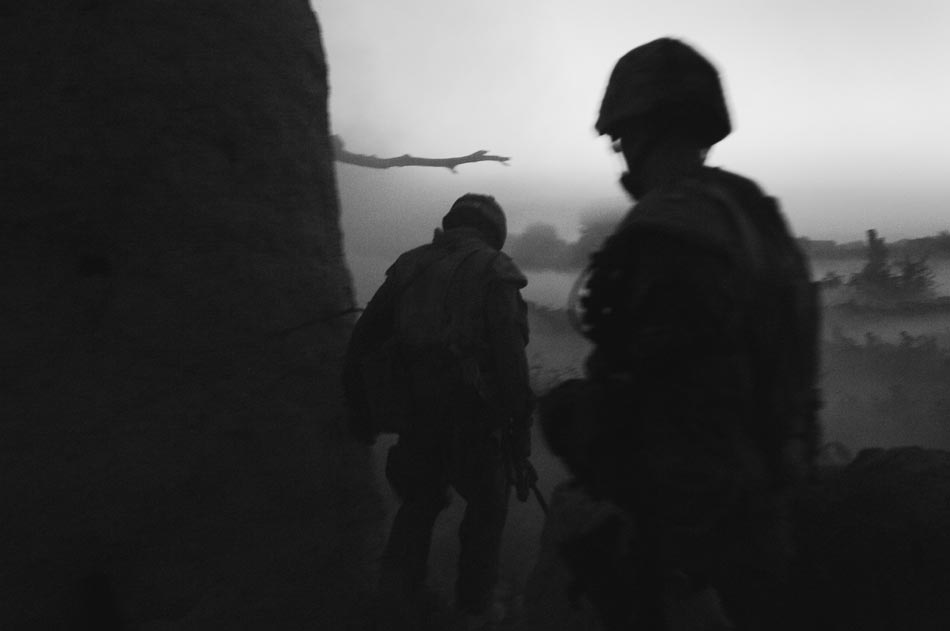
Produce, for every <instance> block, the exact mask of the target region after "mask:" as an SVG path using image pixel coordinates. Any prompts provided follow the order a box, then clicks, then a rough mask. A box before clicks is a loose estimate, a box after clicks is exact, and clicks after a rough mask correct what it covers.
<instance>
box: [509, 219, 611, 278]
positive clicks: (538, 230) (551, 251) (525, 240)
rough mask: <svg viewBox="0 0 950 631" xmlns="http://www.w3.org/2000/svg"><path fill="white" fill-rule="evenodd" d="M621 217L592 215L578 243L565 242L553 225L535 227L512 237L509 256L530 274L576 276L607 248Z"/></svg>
mask: <svg viewBox="0 0 950 631" xmlns="http://www.w3.org/2000/svg"><path fill="white" fill-rule="evenodd" d="M619 220H620V216H619V215H609V214H599V215H590V216H588V217H585V218H584V219H582V220H581V226H580V231H579V234H578V237H577V240H575V241H566V240H565V239H563V238H561V236H560V235H559V234H558V232H557V228H555V227H554V226H552V225H551V224H546V223H535V224H531V225H530V226H528V227H527V228H525V229H524V232H522V233H520V234H512V235H510V236H509V237H508V245H507V246H506V248H505V249H506V250H507V251H508V254H510V255H511V257H512V258H513V259H514V260H515V261H516V262H517V263H518V265H520V266H521V267H522V268H524V269H526V270H536V271H542V270H551V271H563V272H576V271H578V270H580V269H583V268H584V267H586V266H587V263H588V260H589V258H590V255H591V253H593V252H594V251H596V250H597V249H598V248H600V246H601V245H602V244H603V242H604V239H606V238H607V237H608V236H609V235H610V233H611V232H613V229H614V227H615V226H616V225H617V222H618V221H619Z"/></svg>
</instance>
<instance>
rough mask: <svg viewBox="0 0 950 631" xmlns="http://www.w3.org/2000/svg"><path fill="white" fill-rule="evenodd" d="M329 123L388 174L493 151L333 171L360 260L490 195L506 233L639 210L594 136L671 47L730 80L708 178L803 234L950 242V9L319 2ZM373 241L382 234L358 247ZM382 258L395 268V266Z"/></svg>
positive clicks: (929, 1) (413, 239)
mask: <svg viewBox="0 0 950 631" xmlns="http://www.w3.org/2000/svg"><path fill="white" fill-rule="evenodd" d="M313 6H314V8H315V9H316V11H317V14H318V16H319V19H320V22H321V25H322V28H323V37H324V45H325V47H326V50H327V56H328V60H329V65H330V89H331V94H330V107H331V125H332V127H333V130H334V132H335V133H337V134H339V135H341V136H342V137H343V138H344V140H345V141H346V143H347V148H348V149H350V150H351V151H356V152H360V153H369V154H377V155H379V156H383V157H389V156H393V155H399V154H402V153H411V154H412V155H417V156H427V157H446V156H456V155H463V154H467V153H469V152H471V151H474V150H477V149H488V150H490V151H492V152H493V153H496V154H501V155H506V156H510V157H511V163H510V166H508V167H504V166H501V165H499V164H497V163H477V164H469V165H463V166H461V167H460V168H459V171H458V173H457V174H454V175H453V174H452V173H450V172H449V171H447V170H445V169H433V168H419V167H409V168H399V169H389V170H386V171H382V170H374V169H367V168H361V167H354V166H348V165H339V168H338V175H339V183H340V197H341V201H342V206H343V213H344V229H345V231H346V238H347V245H348V249H350V250H354V249H355V250H358V251H362V252H364V253H365V252H366V251H374V252H375V251H376V248H377V246H379V247H380V248H381V249H380V252H381V253H383V254H385V255H388V253H390V252H391V251H393V250H398V249H400V248H401V247H403V246H404V245H405V246H408V245H414V244H416V243H417V242H420V241H424V240H427V239H428V238H429V236H430V235H431V230H432V228H433V227H434V226H435V225H437V224H438V221H439V219H440V217H441V216H442V214H444V212H445V211H446V210H447V208H448V205H449V204H451V202H452V201H453V200H454V199H455V198H456V197H457V196H458V195H461V194H462V193H465V192H469V191H472V192H486V193H490V194H494V195H495V196H496V197H497V198H498V200H499V201H500V202H501V204H502V205H503V206H504V208H505V210H506V211H507V213H508V215H509V224H510V226H511V229H512V231H515V232H517V231H520V230H521V229H522V228H524V227H525V226H526V225H528V224H530V223H535V222H548V223H553V224H554V225H555V226H557V227H558V229H559V231H560V232H561V234H562V236H565V237H567V238H572V237H573V236H574V234H575V231H576V228H577V224H578V219H579V217H580V216H581V215H582V214H583V213H585V212H590V211H593V210H599V209H622V208H625V207H627V206H629V202H628V200H626V198H625V197H624V195H623V194H622V192H621V190H620V188H619V185H618V184H617V177H618V176H619V174H620V172H621V171H622V164H621V162H620V160H619V158H618V157H617V156H615V155H614V154H612V153H611V152H610V150H609V142H608V140H607V139H605V138H598V137H597V136H596V134H595V132H594V131H593V123H594V120H595V117H596V113H597V109H598V106H599V102H600V99H601V97H602V96H603V91H604V87H605V85H606V81H607V77H608V75H609V73H610V71H611V69H612V67H613V64H614V63H615V61H616V60H617V58H618V57H620V56H621V55H622V54H623V53H625V52H626V51H628V50H629V49H630V48H632V47H634V46H636V45H639V44H641V43H644V42H646V41H649V40H651V39H654V38H656V37H660V36H665V35H670V36H674V37H680V38H682V39H684V40H685V41H687V42H689V43H690V44H692V45H693V46H695V47H696V48H697V49H699V50H700V51H701V52H703V53H704V54H706V55H707V56H708V57H709V58H710V59H711V60H712V61H713V63H714V64H715V65H716V66H717V67H718V68H719V70H720V73H721V75H722V78H723V81H724V85H725V89H726V96H727V99H728V101H729V104H730V108H731V112H732V116H733V123H734V127H735V129H734V132H733V134H732V135H731V136H730V137H728V138H727V139H726V140H724V141H723V142H721V143H720V144H719V145H717V146H716V147H715V148H714V150H713V151H712V153H711V154H710V159H709V163H710V164H712V165H716V166H722V167H725V168H728V169H731V170H734V171H737V172H739V173H742V174H744V175H747V176H749V177H752V178H753V179H755V180H756V181H758V182H759V183H760V184H761V185H762V186H763V187H764V188H766V189H767V190H768V191H769V192H771V193H772V194H774V195H776V196H777V197H779V198H780V200H781V203H782V206H783V209H784V211H785V213H786V216H787V217H788V218H789V221H790V223H791V225H792V228H793V229H794V230H795V232H797V233H798V234H802V235H807V236H811V237H814V238H834V239H838V240H856V239H861V238H862V236H863V232H864V230H865V229H867V228H877V229H878V230H879V231H880V232H881V233H882V234H883V235H884V236H885V237H886V238H888V239H890V240H896V239H898V238H902V237H907V236H920V235H924V234H932V233H934V232H936V231H938V230H945V229H948V228H950V123H948V114H947V112H950V2H947V0H899V1H898V0H888V1H881V0H861V1H858V0H847V1H835V0H820V1H819V0H798V1H791V0H786V1H783V2H781V3H779V2H769V1H764V0H759V1H756V2H753V1H751V0H746V1H739V0H717V1H716V2H711V1H709V0H697V1H689V0H666V1H664V2H635V1H631V0H585V1H584V2H578V1H577V0H479V1H478V2H453V1H451V0H398V1H397V0H313ZM365 226H373V227H375V228H376V229H374V230H372V232H369V231H364V227H365ZM383 258H385V256H384V257H383Z"/></svg>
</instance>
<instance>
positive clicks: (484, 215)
mask: <svg viewBox="0 0 950 631" xmlns="http://www.w3.org/2000/svg"><path fill="white" fill-rule="evenodd" d="M459 226H470V227H472V228H478V229H479V230H480V231H482V232H483V233H485V236H486V237H488V240H489V243H490V245H491V246H492V247H494V248H495V249H497V250H500V249H501V248H502V246H504V245H505V239H507V238H508V222H507V220H506V219H505V212H504V211H503V210H502V209H501V205H499V204H498V202H497V201H495V198H494V197H492V196H491V195H480V194H478V193H466V194H465V195H462V196H461V197H459V198H458V199H457V200H455V203H454V204H452V208H450V209H449V212H448V213H447V214H446V215H445V217H443V218H442V228H443V229H445V230H451V229H452V228H457V227H459Z"/></svg>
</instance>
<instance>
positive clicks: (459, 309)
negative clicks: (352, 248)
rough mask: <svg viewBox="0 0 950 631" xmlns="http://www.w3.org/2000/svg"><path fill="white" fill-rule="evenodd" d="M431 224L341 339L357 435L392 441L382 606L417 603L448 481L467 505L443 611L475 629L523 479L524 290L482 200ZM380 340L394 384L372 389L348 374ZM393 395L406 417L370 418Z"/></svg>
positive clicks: (526, 400) (501, 221)
mask: <svg viewBox="0 0 950 631" xmlns="http://www.w3.org/2000/svg"><path fill="white" fill-rule="evenodd" d="M442 228H443V230H441V231H440V230H436V234H435V237H434V239H433V241H432V243H430V244H428V245H424V246H421V247H418V248H415V249H413V250H410V251H409V252H407V253H405V254H403V255H402V256H400V257H399V259H398V260H397V261H396V262H395V263H394V264H393V266H392V267H390V269H389V270H388V271H387V277H386V281H385V282H384V283H383V285H382V286H381V287H380V289H379V290H378V291H377V292H376V294H375V295H374V296H373V298H372V300H371V301H370V303H369V305H368V306H367V308H366V311H365V312H364V313H363V315H362V317H361V318H360V319H359V321H358V322H357V325H356V328H355V330H354V332H353V338H352V340H351V342H350V347H349V350H348V355H347V362H346V366H347V368H346V373H345V386H346V392H347V400H348V404H349V406H350V409H351V429H352V430H353V431H354V433H356V435H357V436H359V437H361V438H362V439H364V440H367V441H370V442H371V441H373V440H374V439H375V436H376V434H377V433H378V432H379V431H380V430H381V429H383V430H388V431H398V433H399V442H398V443H397V444H396V445H395V446H394V447H392V448H391V449H390V452H389V455H388V460H387V464H386V476H387V479H388V480H389V482H390V484H391V485H392V487H393V489H394V490H395V492H396V494H397V495H398V496H399V498H400V499H401V500H402V504H401V506H400V508H399V510H398V512H397V513H396V516H395V520H394V521H393V525H392V530H391V532H390V536H389V541H388V543H387V546H386V550H385V554H384V556H383V559H382V568H381V578H380V592H381V595H382V597H383V600H384V601H387V602H392V603H399V602H400V601H402V602H404V603H405V602H413V600H414V599H416V600H417V599H418V598H419V596H420V595H422V594H423V589H424V583H425V578H426V570H427V562H428V555H429V547H430V542H431V538H432V531H433V526H434V523H435V520H436V517H437V516H438V514H439V513H440V512H441V511H442V510H443V509H444V508H445V507H446V506H447V505H448V502H449V497H448V491H449V487H450V486H451V487H454V488H455V489H456V490H457V491H458V493H459V494H460V495H461V496H462V497H463V498H464V499H465V500H466V509H465V516H464V518H463V520H462V524H461V527H460V532H459V539H460V547H461V549H460V554H459V563H458V580H457V583H456V590H455V591H456V607H457V609H458V610H460V611H461V612H463V613H465V614H467V615H468V616H470V617H471V618H472V620H471V622H478V619H479V618H480V617H481V618H486V617H487V616H488V614H489V611H488V610H489V607H490V605H492V604H493V603H492V592H493V587H494V586H495V583H496V581H497V578H498V564H499V552H500V545H501V540H502V531H503V528H504V524H505V520H506V516H507V510H508V499H509V495H510V489H511V483H512V482H513V481H515V479H516V478H517V475H513V473H514V472H518V473H523V472H524V467H525V466H526V463H527V458H528V455H529V453H530V434H529V425H530V419H531V409H532V404H533V396H532V393H531V389H530V385H529V383H528V370H527V361H526V358H525V345H526V344H527V341H528V327H527V319H526V309H525V304H524V302H523V300H522V299H521V295H520V289H521V288H522V287H524V286H525V285H526V284H527V281H526V279H525V277H524V275H522V273H521V272H520V271H519V270H518V268H517V267H516V266H515V265H514V263H513V262H512V261H511V259H510V258H509V257H508V256H507V255H505V254H503V253H501V252H500V249H501V247H502V245H503V244H504V242H505V237H506V234H507V230H506V221H505V215H504V213H503V211H502V209H501V207H500V206H499V205H498V203H497V202H496V201H495V200H494V198H492V197H490V196H486V195H475V194H467V195H463V196H462V197H461V198H459V199H458V200H457V201H456V202H455V203H454V204H453V205H452V208H451V209H450V210H449V212H448V214H447V215H445V217H444V218H443V220H442ZM387 344H388V345H389V347H390V348H391V350H392V351H393V352H395V353H396V354H397V355H398V362H399V363H400V364H401V365H402V366H403V367H404V368H405V371H404V372H405V374H404V375H403V376H404V377H406V379H405V381H404V382H403V384H402V385H401V386H400V385H390V386H388V387H386V386H383V387H376V388H375V390H374V389H373V388H372V387H370V384H368V383H367V382H366V378H365V376H366V374H367V373H366V372H365V371H363V370H362V369H361V365H364V364H366V363H368V362H366V361H365V360H366V358H367V357H370V356H372V354H373V352H374V351H376V350H378V349H380V348H384V347H386V345H387ZM394 380H397V381H398V380H399V375H395V376H394ZM393 390H396V392H393ZM399 391H402V392H403V393H404V394H408V395H409V396H408V397H406V399H407V400H406V401H404V404H405V407H406V409H407V410H408V414H407V417H406V418H404V419H401V420H394V419H389V418H385V417H383V418H379V416H380V413H377V414H376V418H374V411H373V410H374V408H375V407H377V404H378V403H379V397H382V398H386V399H389V398H391V397H393V396H396V397H398V395H399V394H400V392H399ZM374 397H376V398H375V399H374ZM395 407H397V406H396V405H392V409H393V410H394V409H395ZM382 414H385V411H384V412H382ZM513 469H514V471H513ZM522 499H524V498H522ZM410 622H411V621H410Z"/></svg>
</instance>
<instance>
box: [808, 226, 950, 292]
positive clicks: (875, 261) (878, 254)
mask: <svg viewBox="0 0 950 631" xmlns="http://www.w3.org/2000/svg"><path fill="white" fill-rule="evenodd" d="M915 241H922V239H916V240H915ZM892 251H893V248H892V246H889V245H887V244H885V242H884V239H883V238H881V237H879V236H878V235H877V231H876V230H868V231H867V242H866V243H865V247H864V255H865V263H864V266H863V267H862V268H861V270H860V271H859V272H857V273H855V274H852V275H851V277H850V278H849V279H847V280H845V278H844V277H843V276H841V275H840V274H837V273H835V272H829V273H828V274H827V275H826V276H825V277H824V278H823V279H821V284H822V286H823V287H825V288H829V289H832V288H836V287H842V286H847V287H849V288H851V289H853V290H854V291H855V292H856V295H855V298H859V299H861V301H862V302H863V301H864V300H867V299H870V300H872V301H884V302H893V301H896V300H901V301H907V300H911V301H914V300H930V299H932V298H934V297H935V287H936V279H935V275H934V272H933V270H932V269H930V267H929V266H928V265H927V259H928V258H929V256H930V253H931V252H933V250H925V251H924V253H923V254H919V255H917V256H913V255H911V254H910V253H909V252H910V250H908V249H907V248H904V254H903V255H902V256H900V257H898V258H897V260H896V261H893V260H892V259H891V253H892Z"/></svg>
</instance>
